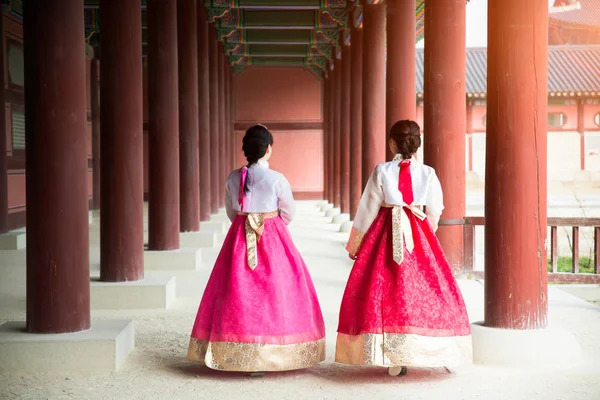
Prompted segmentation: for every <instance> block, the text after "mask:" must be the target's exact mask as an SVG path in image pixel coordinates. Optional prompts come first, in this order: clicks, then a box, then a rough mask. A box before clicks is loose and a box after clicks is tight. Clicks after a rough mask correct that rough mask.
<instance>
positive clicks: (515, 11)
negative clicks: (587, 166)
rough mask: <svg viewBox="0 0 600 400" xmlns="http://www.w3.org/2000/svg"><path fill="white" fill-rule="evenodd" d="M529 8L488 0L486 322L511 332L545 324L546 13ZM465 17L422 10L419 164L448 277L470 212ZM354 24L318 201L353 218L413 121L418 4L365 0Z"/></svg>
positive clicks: (336, 77) (327, 109) (332, 82)
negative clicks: (437, 190)
mask: <svg viewBox="0 0 600 400" xmlns="http://www.w3.org/2000/svg"><path fill="white" fill-rule="evenodd" d="M367 3H368V2H367ZM534 3H536V4H531V5H527V6H525V5H524V4H523V3H522V2H519V1H518V0H510V1H503V0H490V1H489V27H490V30H489V45H488V54H489V62H488V63H489V65H490V69H489V73H488V85H487V86H488V88H490V90H489V93H488V104H487V108H488V122H487V130H488V134H487V135H486V141H487V146H486V149H487V154H486V182H487V185H486V196H485V214H486V228H487V229H486V236H485V251H486V269H485V277H486V282H485V284H486V301H485V324H486V325H487V326H491V327H500V328H510V329H530V328H543V327H545V326H546V314H547V303H546V298H547V285H546V283H547V272H546V248H545V244H544V243H545V240H546V138H545V132H546V124H547V121H546V120H545V117H543V116H545V115H546V107H547V104H546V99H547V87H546V84H547V62H546V61H547V44H548V43H547V17H548V10H547V8H546V6H547V5H546V3H543V2H534ZM359 15H361V16H362V18H357V16H359ZM465 20H466V2H456V1H455V0H428V1H427V2H426V4H425V26H426V27H427V28H426V29H425V49H424V56H425V63H424V65H425V71H424V86H425V87H424V96H423V97H424V107H423V108H424V124H423V126H422V127H421V130H422V133H423V153H424V160H423V162H424V163H425V164H427V165H430V166H432V167H433V168H434V169H435V170H436V173H437V175H438V178H439V179H440V182H441V185H442V189H443V191H444V205H445V209H444V213H443V215H442V219H441V221H440V227H439V229H438V231H437V236H438V239H439V240H440V243H441V245H442V247H443V249H444V251H445V254H446V256H447V258H448V261H449V262H450V264H451V266H452V268H453V270H454V272H455V273H460V272H461V271H462V269H463V237H462V236H463V228H462V226H461V225H460V223H461V221H462V220H463V219H464V218H465V214H466V199H465V197H466V194H465V191H466V183H465V180H466V171H465V134H466V112H467V111H466V100H467V96H466V90H465V81H466V52H465V35H466V30H465ZM349 21H353V23H352V24H351V26H350V29H349V30H348V31H349V32H347V34H349V35H350V38H349V40H343V36H342V37H340V47H341V49H340V50H339V51H338V50H337V49H336V51H335V53H334V59H333V61H332V62H331V64H330V66H329V69H328V74H327V77H326V78H325V79H324V83H323V90H324V95H323V98H324V104H323V115H324V124H323V126H324V145H323V148H324V178H325V185H324V195H325V199H326V200H327V201H328V202H329V203H330V205H329V207H331V205H333V207H334V209H333V214H332V213H331V212H328V214H327V215H332V216H335V215H336V213H349V214H350V215H349V217H350V219H354V217H355V214H356V210H357V208H358V205H359V202H360V196H361V193H362V189H363V188H364V187H365V185H366V183H367V181H368V179H369V177H370V175H371V173H372V172H373V169H374V168H375V167H376V165H378V164H379V163H382V162H385V161H389V160H391V158H392V157H393V155H392V154H390V151H389V149H388V145H387V142H388V141H387V139H386V138H387V137H388V134H389V129H390V128H391V126H392V125H393V124H394V123H395V122H396V121H398V120H401V119H413V120H415V119H416V98H417V97H416V48H415V41H416V34H415V8H414V2H406V1H402V0H387V1H385V2H381V3H374V4H371V3H368V4H365V5H363V6H362V7H356V8H355V9H354V10H351V16H350V17H349ZM512 21H518V23H517V24H514V23H513V22H512ZM507 35H508V36H507ZM507 37H508V39H507ZM509 43H510V46H509ZM386 44H387V50H386ZM507 46H509V47H510V48H511V49H512V48H513V47H514V50H510V49H509V48H508V47H507ZM531 49H535V51H533V52H532V51H531ZM386 52H387V54H386ZM523 65H526V66H527V68H523V67H522V66H523ZM508 77H511V78H510V79H509V78H508ZM522 93H526V94H527V95H521V94H522ZM533 116H535V118H533ZM506 127H510V129H508V130H507V129H505V128H506ZM525 188H527V189H526V190H524V189H525ZM334 221H336V219H335V218H334ZM341 229H342V230H346V229H347V228H346V227H345V226H344V225H342V228H341Z"/></svg>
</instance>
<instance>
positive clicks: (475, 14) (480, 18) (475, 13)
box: [417, 0, 554, 48]
mask: <svg viewBox="0 0 600 400" xmlns="http://www.w3.org/2000/svg"><path fill="white" fill-rule="evenodd" d="M528 1H532V0H528ZM487 3H488V2H487V0H471V1H470V2H469V3H468V4H467V47H487ZM552 3H554V0H548V6H551V5H552ZM424 45H425V41H424V40H421V41H420V42H419V43H417V48H422V47H423V46H424Z"/></svg>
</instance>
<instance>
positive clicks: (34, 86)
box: [23, 0, 141, 333]
mask: <svg viewBox="0 0 600 400" xmlns="http://www.w3.org/2000/svg"><path fill="white" fill-rule="evenodd" d="M23 7H24V8H23V40H24V43H26V46H25V54H24V62H25V118H26V120H25V122H26V124H25V126H26V152H27V153H26V170H27V178H26V179H27V183H26V185H27V189H26V190H27V200H26V201H27V318H26V319H27V331H28V332H32V333H65V332H78V331H82V330H85V329H89V328H90V269H89V234H88V188H87V174H88V165H87V164H88V160H87V141H86V125H87V112H86V106H85V104H86V101H85V100H86V99H85V98H86V76H85V64H84V62H83V53H84V37H83V35H82V32H83V29H84V26H83V18H82V16H83V2H82V1H81V0H46V1H43V2H32V1H29V2H25V3H24V4H23ZM138 12H139V10H138ZM140 60H141V57H140ZM50 88H51V89H50Z"/></svg>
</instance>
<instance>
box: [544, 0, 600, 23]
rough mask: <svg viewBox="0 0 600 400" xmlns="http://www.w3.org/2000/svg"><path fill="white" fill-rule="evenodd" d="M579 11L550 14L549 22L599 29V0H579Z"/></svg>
mask: <svg viewBox="0 0 600 400" xmlns="http://www.w3.org/2000/svg"><path fill="white" fill-rule="evenodd" d="M579 3H580V5H581V8H580V9H576V10H569V11H563V12H556V13H551V14H550V15H549V17H550V22H553V21H556V22H559V23H567V24H570V25H587V26H595V27H597V28H598V29H600V0H580V2H579Z"/></svg>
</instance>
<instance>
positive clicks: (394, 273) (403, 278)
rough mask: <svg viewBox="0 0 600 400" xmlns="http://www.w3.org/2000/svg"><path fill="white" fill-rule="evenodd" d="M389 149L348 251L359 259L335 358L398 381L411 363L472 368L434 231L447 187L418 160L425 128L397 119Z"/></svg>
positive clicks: (464, 326) (465, 330)
mask: <svg viewBox="0 0 600 400" xmlns="http://www.w3.org/2000/svg"><path fill="white" fill-rule="evenodd" d="M389 145H390V148H391V149H392V151H394V152H395V153H396V157H395V158H394V160H393V161H391V162H387V163H384V164H380V165H378V166H377V167H376V168H375V171H373V174H372V175H371V177H370V179H369V181H368V183H367V186H366V188H365V191H364V193H363V196H362V199H361V202H360V205H359V209H358V212H357V214H356V217H355V219H354V223H353V227H352V232H351V236H350V241H349V242H348V246H347V247H346V248H347V250H348V252H349V253H350V257H351V258H352V259H355V260H356V261H355V263H354V267H353V268H352V272H351V274H350V278H349V279H348V283H347V285H346V290H345V292H344V297H343V300H342V306H341V311H340V319H339V326H338V336H337V345H336V355H335V358H336V361H337V362H340V363H344V364H352V365H364V364H366V365H379V366H387V367H389V373H390V375H393V376H396V375H404V374H406V371H407V369H406V367H407V366H416V367H449V366H455V365H458V364H461V363H465V362H467V363H468V362H470V361H471V358H472V355H471V336H470V334H471V332H470V326H469V319H468V317H467V311H466V309H465V305H464V302H463V298H462V295H461V293H460V290H459V288H458V285H457V283H456V281H455V279H454V276H453V275H452V270H451V268H450V265H449V264H448V261H447V260H446V257H445V256H444V252H443V251H442V248H441V247H440V244H439V242H438V240H437V238H436V236H435V233H434V232H435V230H436V229H437V224H438V221H439V219H440V216H441V214H442V210H443V208H444V205H443V199H442V188H441V185H440V182H439V180H438V178H437V176H436V173H435V171H434V169H433V168H431V167H428V166H425V165H423V164H421V163H419V162H418V161H417V160H416V158H415V157H414V154H415V153H416V152H417V149H418V148H419V147H420V146H421V136H420V128H419V125H417V123H416V122H414V121H408V120H404V121H399V122H397V123H396V124H395V125H394V126H393V127H392V129H391V132H390V143H389ZM457 162H464V161H461V160H457ZM424 207H425V210H423V208H424Z"/></svg>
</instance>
